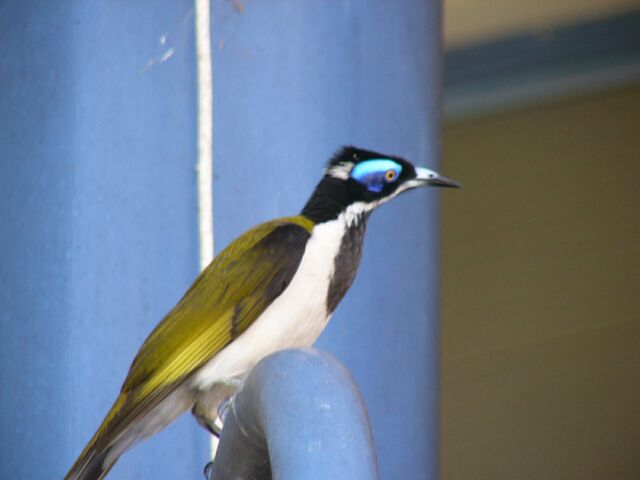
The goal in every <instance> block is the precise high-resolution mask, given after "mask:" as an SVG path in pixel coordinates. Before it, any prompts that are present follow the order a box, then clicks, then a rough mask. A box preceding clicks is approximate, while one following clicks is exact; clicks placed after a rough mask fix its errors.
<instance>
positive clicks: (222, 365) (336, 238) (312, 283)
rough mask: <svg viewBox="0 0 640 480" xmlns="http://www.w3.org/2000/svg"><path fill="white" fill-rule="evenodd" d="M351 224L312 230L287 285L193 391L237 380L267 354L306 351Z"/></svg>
mask: <svg viewBox="0 0 640 480" xmlns="http://www.w3.org/2000/svg"><path fill="white" fill-rule="evenodd" d="M351 221H354V218H353V215H352V214H349V215H347V212H345V213H343V214H342V215H340V216H339V217H338V218H337V219H336V220H332V221H330V222H326V223H322V224H319V225H316V226H315V227H314V229H313V231H312V233H311V237H310V238H309V240H308V242H307V245H306V249H305V251H304V254H303V256H302V259H301V261H300V265H299V266H298V270H297V271H296V273H295V275H294V276H293V279H292V280H291V283H290V284H289V286H288V287H287V288H286V290H285V291H284V292H283V293H282V294H281V295H280V296H279V297H278V298H276V300H274V302H273V303H272V304H271V305H270V306H269V307H267V309H266V310H265V311H264V312H263V313H262V315H260V317H258V319H257V320H256V321H255V322H254V323H253V324H252V325H251V326H250V327H249V328H248V329H247V330H246V331H245V332H244V333H243V334H242V335H240V336H239V337H238V338H237V339H235V340H234V341H233V342H232V343H231V344H229V345H228V346H227V347H226V348H224V349H223V350H222V351H221V352H220V353H218V354H217V355H216V356H215V357H213V358H212V359H211V360H210V361H209V362H208V363H207V364H206V365H205V366H204V367H202V368H201V369H200V370H199V371H198V372H197V373H196V374H195V376H194V380H193V385H194V386H195V387H196V388H198V389H200V390H207V389H208V388H210V387H211V386H212V385H213V384H215V383H220V382H225V381H227V380H229V379H232V378H237V377H241V376H243V375H244V374H245V373H246V372H247V371H248V370H249V369H250V368H251V367H252V366H253V365H255V364H256V363H257V362H259V361H260V360H261V359H262V358H264V357H266V356H267V355H269V354H271V353H274V352H277V351H279V350H283V349H286V348H300V347H308V346H310V345H311V344H312V343H313V342H314V341H315V340H316V339H317V338H318V337H319V336H320V333H322V330H323V329H324V327H325V326H326V325H327V322H328V321H329V317H330V315H329V314H328V312H327V292H328V291H329V284H330V282H331V278H332V277H333V271H334V259H335V257H336V255H337V254H338V250H339V249H340V243H341V242H342V237H343V235H344V234H345V231H346V228H347V224H348V223H350V222H351Z"/></svg>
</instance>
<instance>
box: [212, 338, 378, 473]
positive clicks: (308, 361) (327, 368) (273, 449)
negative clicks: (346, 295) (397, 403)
mask: <svg viewBox="0 0 640 480" xmlns="http://www.w3.org/2000/svg"><path fill="white" fill-rule="evenodd" d="M207 470H208V471H207V478H210V479H211V480H236V479H239V478H255V479H258V478H259V479H267V478H277V479H279V480H300V479H304V480H312V479H328V478H330V479H333V480H376V479H377V478H378V467H377V463H376V452H375V447H374V445H373V438H372V435H371V426H370V425H369V420H368V418H367V412H366V408H365V406H364V404H363V403H362V398H361V396H360V393H359V391H358V387H357V386H356V385H355V384H354V382H353V378H352V377H351V375H350V374H349V372H348V371H347V370H346V369H345V368H344V366H343V365H342V364H341V363H340V362H338V361H337V360H336V359H335V358H333V357H332V356H331V355H328V354H326V353H324V352H320V351H317V350H313V349H297V350H285V351H282V352H278V353H275V354H273V355H270V356H268V357H267V358H265V359H264V360H262V361H261V362H260V363H258V364H257V365H256V366H255V367H254V368H253V369H252V370H251V372H250V373H249V375H248V376H247V379H246V380H245V382H244V383H243V385H242V388H240V389H239V390H238V392H237V393H236V395H235V396H234V397H233V402H232V403H231V404H230V405H229V407H228V409H227V414H226V416H225V422H224V430H223V431H222V435H221V437H220V445H219V447H218V451H217V453H216V459H215V461H214V462H213V464H212V468H211V469H210V470H209V469H207Z"/></svg>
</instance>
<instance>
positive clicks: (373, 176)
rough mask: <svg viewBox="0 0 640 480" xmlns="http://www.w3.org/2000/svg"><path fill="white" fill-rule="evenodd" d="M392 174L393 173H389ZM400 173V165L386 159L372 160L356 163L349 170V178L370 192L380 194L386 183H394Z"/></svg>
mask: <svg viewBox="0 0 640 480" xmlns="http://www.w3.org/2000/svg"><path fill="white" fill-rule="evenodd" d="M391 172H393V173H391ZM400 172H402V165H400V164H399V163H397V162H394V161H393V160H389V159H387V158H374V159H371V160H365V161H363V162H360V163H358V164H357V165H356V166H355V167H353V169H352V170H351V175H350V176H351V178H353V179H354V180H355V181H357V182H358V183H361V184H362V185H364V186H365V187H367V190H369V191H370V192H376V193H378V192H381V191H382V189H383V188H384V186H385V185H386V184H387V183H393V182H395V181H396V180H397V179H398V177H399V176H400Z"/></svg>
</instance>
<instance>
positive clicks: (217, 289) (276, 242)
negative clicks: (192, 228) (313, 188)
mask: <svg viewBox="0 0 640 480" xmlns="http://www.w3.org/2000/svg"><path fill="white" fill-rule="evenodd" d="M313 225H314V224H313V222H312V221H311V220H309V219H307V218H306V217H303V216H296V217H287V218H282V219H278V220H274V221H271V222H267V223H264V224H261V225H258V226H257V227H254V228H253V229H251V230H249V231H247V232H246V233H244V234H243V235H242V236H240V237H238V238H237V239H236V240H234V241H233V242H232V243H231V244H230V245H229V246H228V247H227V248H226V249H225V250H223V251H222V252H221V253H220V254H219V255H218V256H217V257H216V258H215V259H214V260H213V261H212V262H211V264H210V265H209V266H208V267H207V268H206V269H205V270H204V271H203V272H202V273H201V274H200V275H199V276H198V278H197V279H196V281H195V282H194V283H193V285H192V286H191V288H190V289H189V290H188V291H187V293H186V294H185V295H184V297H183V298H182V299H181V300H180V302H179V303H178V304H177V305H176V306H175V307H174V308H173V309H172V310H171V311H170V312H169V313H168V314H167V316H166V317H165V318H164V319H163V320H162V321H161V322H160V323H159V324H158V326H157V327H156V328H155V329H154V330H153V332H152V333H151V334H150V335H149V337H148V338H147V340H146V341H145V343H144V344H143V345H142V348H141V349H140V351H139V352H138V354H137V356H136V358H135V360H134V361H133V364H132V365H131V368H130V370H129V374H128V375H127V378H126V380H125V382H124V384H123V386H122V391H121V393H120V396H119V397H118V399H117V400H116V402H115V404H114V405H113V407H112V408H111V411H110V412H109V414H108V415H107V417H106V418H105V420H104V421H103V423H102V425H101V426H100V428H99V429H98V431H97V432H96V434H95V435H94V437H93V438H92V440H91V441H90V442H89V444H88V445H87V447H86V448H85V450H84V452H83V453H82V455H81V456H80V458H79V459H78V461H77V462H76V465H82V463H83V457H88V456H96V455H98V454H99V453H100V452H101V451H104V450H105V449H108V448H109V446H110V445H111V444H112V442H114V441H116V440H117V438H118V437H119V436H120V435H121V434H122V433H123V432H124V431H125V429H126V427H127V426H128V425H130V424H131V423H132V422H133V421H135V420H136V419H137V418H141V417H142V416H143V415H144V414H145V413H146V412H149V411H150V410H151V409H152V408H153V407H155V406H156V405H158V404H159V403H160V402H161V401H162V400H163V399H164V398H166V397H167V395H169V394H170V393H171V392H172V391H173V390H174V389H175V388H176V387H177V386H178V385H180V384H181V383H182V382H183V381H184V380H185V379H187V378H188V377H189V376H190V375H191V374H192V373H194V372H195V371H196V370H197V369H198V368H200V367H201V366H203V365H204V364H205V363H206V362H207V361H208V360H209V359H211V358H212V357H213V356H214V355H215V354H216V353H218V352H219V351H220V350H222V348H224V347H225V346H226V345H228V344H229V343H230V342H231V341H233V340H234V339H235V338H237V337H238V336H239V335H240V334H241V333H242V332H244V331H245V330H246V329H247V328H248V327H249V326H250V325H251V324H252V323H253V322H254V321H255V320H256V319H257V318H258V317H259V316H260V314H261V313H262V312H263V311H264V310H265V309H266V308H267V307H268V306H269V304H271V302H272V301H273V300H274V299H275V298H277V297H278V296H279V295H280V294H281V293H282V292H283V291H284V289H285V288H286V287H287V285H288V284H289V282H290V281H291V279H292V278H293V276H294V274H295V272H296V270H297V268H298V265H299V263H300V260H301V258H302V255H303V253H304V249H305V246H306V242H307V240H308V239H309V236H310V234H311V230H312V229H313ZM74 468H75V466H74ZM72 470H73V469H72Z"/></svg>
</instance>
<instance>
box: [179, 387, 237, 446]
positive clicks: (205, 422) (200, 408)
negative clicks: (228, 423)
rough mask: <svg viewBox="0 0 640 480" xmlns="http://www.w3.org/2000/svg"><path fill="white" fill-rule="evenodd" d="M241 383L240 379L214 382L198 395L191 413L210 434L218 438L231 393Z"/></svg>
mask: <svg viewBox="0 0 640 480" xmlns="http://www.w3.org/2000/svg"><path fill="white" fill-rule="evenodd" d="M241 383H242V380H241V379H235V378H234V379H229V380H226V381H224V382H218V383H215V384H214V385H213V386H212V387H211V388H210V389H209V390H208V391H206V392H201V393H200V395H198V399H197V401H196V404H195V405H194V406H193V409H192V411H191V412H192V413H193V415H194V416H195V417H196V420H197V421H198V423H199V424H200V425H202V426H203V427H204V428H206V429H207V430H208V431H209V432H210V433H211V434H212V435H215V436H216V437H218V438H220V434H221V433H222V428H223V426H224V418H225V416H226V413H227V411H228V407H229V406H230V405H231V402H232V398H233V394H234V393H235V391H236V390H237V389H238V387H239V386H240V384H241Z"/></svg>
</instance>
